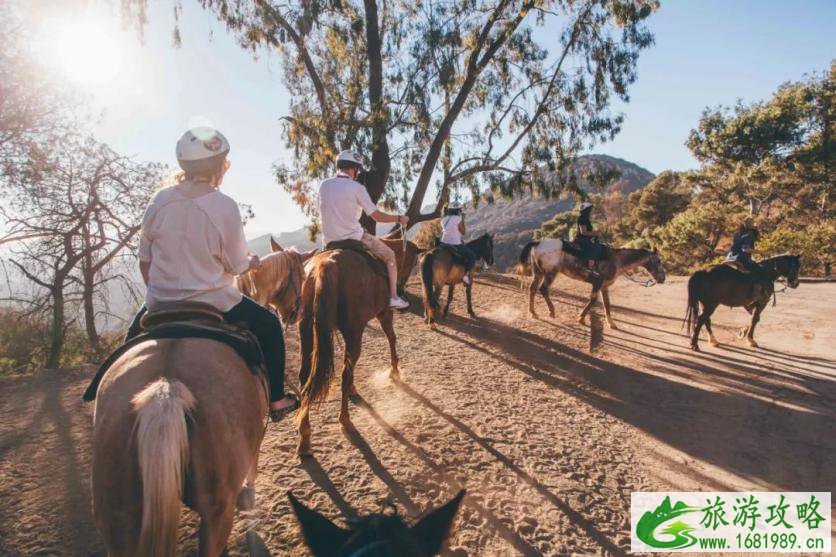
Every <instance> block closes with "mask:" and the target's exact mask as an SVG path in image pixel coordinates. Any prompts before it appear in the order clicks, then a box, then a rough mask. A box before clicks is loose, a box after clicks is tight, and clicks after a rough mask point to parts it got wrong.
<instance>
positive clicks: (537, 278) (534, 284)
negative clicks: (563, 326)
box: [528, 268, 543, 317]
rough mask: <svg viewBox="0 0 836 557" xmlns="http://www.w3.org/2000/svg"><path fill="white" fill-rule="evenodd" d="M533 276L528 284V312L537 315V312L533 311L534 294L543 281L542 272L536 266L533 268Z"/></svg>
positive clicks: (533, 315)
mask: <svg viewBox="0 0 836 557" xmlns="http://www.w3.org/2000/svg"><path fill="white" fill-rule="evenodd" d="M533 271H534V276H532V277H531V284H529V285H528V313H530V314H531V316H532V317H537V312H536V311H534V296H536V295H537V289H538V288H539V287H540V283H541V282H543V273H541V272H540V271H539V270H537V269H536V268H535V269H534V270H533Z"/></svg>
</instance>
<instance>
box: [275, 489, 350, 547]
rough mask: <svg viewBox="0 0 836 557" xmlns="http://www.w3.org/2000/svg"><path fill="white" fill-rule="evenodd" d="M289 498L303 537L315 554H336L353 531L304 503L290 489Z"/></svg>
mask: <svg viewBox="0 0 836 557" xmlns="http://www.w3.org/2000/svg"><path fill="white" fill-rule="evenodd" d="M287 498H288V499H290V506H291V507H293V512H294V513H296V518H297V519H299V524H300V525H301V526H302V537H303V538H305V543H306V544H308V547H309V548H310V549H311V552H312V553H313V554H314V556H315V557H319V556H321V555H334V554H336V553H337V550H338V549H339V548H340V547H342V545H343V544H345V542H346V541H347V540H348V537H349V536H350V535H351V532H350V531H348V530H346V529H344V528H340V527H339V526H337V525H336V524H334V523H333V522H331V521H330V520H328V519H327V518H326V517H325V516H323V515H321V514H319V513H318V512H316V511H315V510H313V509H309V508H308V507H306V506H305V505H303V504H302V503H301V501H299V500H298V499H297V498H296V497H294V496H293V493H291V492H290V491H288V492H287Z"/></svg>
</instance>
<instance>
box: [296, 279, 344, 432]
mask: <svg viewBox="0 0 836 557" xmlns="http://www.w3.org/2000/svg"><path fill="white" fill-rule="evenodd" d="M314 273H316V275H315V277H314V291H313V296H312V297H311V299H310V301H308V302H307V304H309V307H308V308H306V309H304V310H303V311H305V312H308V315H310V316H311V317H312V319H313V352H312V354H311V376H310V377H309V378H308V381H307V382H306V383H305V385H304V387H303V388H302V399H303V400H302V406H303V409H304V408H307V407H308V406H309V405H310V404H311V403H314V404H315V403H318V402H322V401H323V400H325V398H326V397H327V396H328V390H329V387H330V386H331V379H332V378H333V377H334V329H335V328H336V327H337V293H338V276H337V273H338V271H337V267H336V265H334V264H330V265H323V266H321V267H319V268H318V269H316V270H315V271H314ZM307 304H306V305H307ZM298 415H299V416H302V415H304V412H299V414H298Z"/></svg>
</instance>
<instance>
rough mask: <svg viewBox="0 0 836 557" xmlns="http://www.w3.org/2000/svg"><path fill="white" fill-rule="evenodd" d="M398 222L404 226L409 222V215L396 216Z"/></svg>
mask: <svg viewBox="0 0 836 557" xmlns="http://www.w3.org/2000/svg"><path fill="white" fill-rule="evenodd" d="M398 224H400V225H401V226H406V225H407V224H409V217H408V216H406V215H400V216H399V217H398Z"/></svg>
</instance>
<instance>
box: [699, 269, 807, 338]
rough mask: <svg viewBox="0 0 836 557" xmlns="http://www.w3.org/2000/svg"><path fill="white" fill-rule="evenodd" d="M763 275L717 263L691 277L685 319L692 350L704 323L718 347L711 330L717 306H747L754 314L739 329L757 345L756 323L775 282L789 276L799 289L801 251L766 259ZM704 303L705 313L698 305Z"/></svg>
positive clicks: (793, 285) (793, 286)
mask: <svg viewBox="0 0 836 557" xmlns="http://www.w3.org/2000/svg"><path fill="white" fill-rule="evenodd" d="M760 265H761V268H762V269H763V277H762V278H760V279H759V278H758V277H756V276H755V275H753V274H752V273H749V272H744V271H740V270H738V269H737V268H736V266H732V265H730V264H727V263H726V264H722V265H714V266H713V267H709V268H708V269H704V270H701V271H697V272H696V273H694V274H693V275H691V278H689V279H688V312H687V313H686V314H685V321H686V323H687V324H688V332H689V333H691V332H692V331H693V335H692V336H691V349H692V350H697V351H698V350H699V349H700V347H699V339H700V329H701V328H702V326H703V325H705V328H706V329H707V330H708V339H709V343H710V344H711V345H712V346H719V345H720V343H719V342H717V339H715V338H714V333H713V332H712V331H711V314H713V313H714V310H716V309H717V306H720V305H723V306H729V307H740V306H742V307H744V308H746V311H748V312H749V313H750V314H752V321H751V322H750V323H749V326H748V327H746V328H744V329H742V330H741V331H740V336H741V337H743V336H745V337H746V341H747V342H748V344H749V346H751V347H753V348H757V346H758V343H757V342H755V337H754V335H755V326H756V325H757V324H758V321H760V318H761V312H762V311H763V310H764V308H765V307H766V306H767V304H768V303H769V299H770V298H771V297H772V296H773V295H774V292H775V288H774V285H773V282H775V280H777V279H778V278H779V277H784V278H786V279H787V285H788V286H789V287H790V288H798V273H799V270H800V269H801V254H798V255H795V254H787V255H779V256H776V257H770V258H769V259H764V260H763V261H761V263H760ZM700 305H701V306H702V313H700V311H699V306H700Z"/></svg>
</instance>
